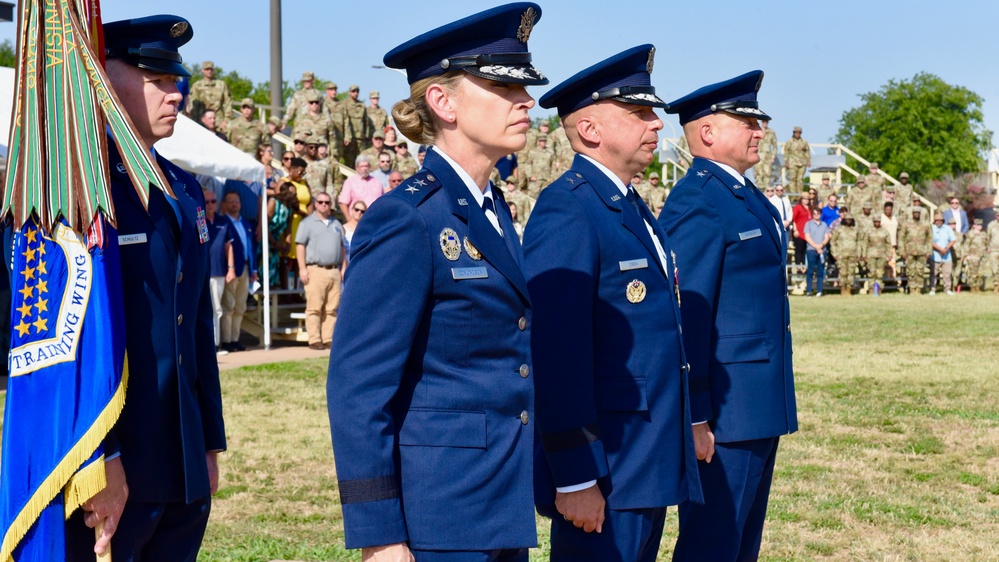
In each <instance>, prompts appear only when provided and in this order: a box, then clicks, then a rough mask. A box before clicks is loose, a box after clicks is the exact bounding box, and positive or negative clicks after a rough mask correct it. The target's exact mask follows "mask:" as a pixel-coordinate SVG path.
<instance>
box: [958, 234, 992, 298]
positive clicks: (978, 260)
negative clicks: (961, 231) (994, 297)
mask: <svg viewBox="0 0 999 562" xmlns="http://www.w3.org/2000/svg"><path fill="white" fill-rule="evenodd" d="M982 224H983V221H982V219H975V220H974V221H973V222H972V224H971V230H969V231H968V233H967V234H966V235H965V237H964V242H963V243H962V244H961V253H962V254H963V255H964V257H963V258H962V260H963V261H964V264H965V265H964V267H965V277H966V278H967V279H968V285H969V286H970V287H971V292H972V293H977V292H980V291H981V290H982V284H983V282H984V281H985V279H984V275H982V274H981V272H982V268H983V265H984V267H988V265H987V264H988V261H987V260H988V255H989V240H988V237H987V236H986V234H985V231H984V230H982Z"/></svg>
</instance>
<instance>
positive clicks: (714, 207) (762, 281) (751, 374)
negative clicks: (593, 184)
mask: <svg viewBox="0 0 999 562" xmlns="http://www.w3.org/2000/svg"><path fill="white" fill-rule="evenodd" d="M762 80H763V72H762V71H754V72H749V73H747V74H744V75H742V76H739V77H736V78H733V79H731V80H728V81H725V82H720V83H718V84H712V85H710V86H705V87H704V88H701V89H699V90H697V91H695V92H693V93H691V94H689V95H687V96H685V97H683V98H681V99H678V100H676V101H674V102H671V103H670V104H669V109H668V110H667V113H679V114H680V115H679V116H680V124H681V125H682V126H683V130H684V135H685V136H686V138H687V141H688V143H689V145H690V153H691V154H692V155H693V156H694V161H693V163H692V164H691V167H690V170H689V171H688V172H687V175H686V176H685V177H684V178H683V180H681V181H680V182H678V183H677V185H676V187H675V188H673V192H672V193H671V194H670V197H669V200H668V201H667V202H666V206H665V207H664V208H663V212H662V214H661V215H660V217H659V220H660V222H661V223H662V225H663V227H664V228H665V229H666V232H667V233H669V237H670V240H672V241H673V247H674V249H675V250H676V256H677V262H678V264H679V267H680V271H681V272H682V273H683V275H682V285H681V289H680V296H681V298H682V299H683V308H682V309H681V312H682V316H683V342H684V348H685V349H686V352H687V358H688V359H689V361H690V406H691V413H692V417H693V422H694V424H695V425H694V438H695V440H696V441H697V442H698V446H699V448H700V447H701V446H703V445H704V444H706V443H711V442H713V443H714V445H715V454H714V456H713V457H712V456H708V457H706V458H705V459H704V462H701V463H698V468H699V470H700V474H701V484H702V486H703V488H704V504H703V505H698V504H693V503H689V502H688V503H686V504H682V505H681V506H680V537H679V539H678V540H677V544H676V550H675V552H674V557H673V559H674V560H679V561H687V560H711V561H713V562H723V561H726V560H732V561H735V560H756V558H757V556H758V553H759V550H760V537H761V535H762V532H763V521H764V519H765V517H766V511H767V499H768V497H769V494H770V481H771V479H772V477H773V469H774V458H775V457H776V454H777V443H778V439H779V436H780V435H784V434H787V433H791V432H794V431H796V430H797V429H798V421H797V412H796V408H795V399H794V379H793V376H792V373H791V324H790V311H789V308H788V303H787V285H786V281H785V279H786V277H785V270H784V266H785V263H786V262H785V259H786V257H787V252H786V249H787V239H786V238H785V236H786V232H785V231H784V229H783V228H782V227H781V222H780V217H779V216H778V215H777V213H776V210H775V208H774V207H773V205H770V204H769V203H768V201H767V200H766V199H765V198H764V196H763V192H762V191H760V190H758V189H756V187H755V186H754V185H753V184H752V182H750V181H749V180H747V179H746V178H745V177H744V174H745V172H746V170H748V169H749V168H751V167H752V166H753V165H754V164H756V162H757V161H758V160H759V156H758V154H757V144H758V143H759V141H760V139H762V138H763V131H762V130H761V129H760V125H759V122H758V120H759V119H767V118H769V117H768V116H767V115H766V114H765V113H763V112H762V111H760V110H759V108H758V104H757V101H756V94H757V92H758V91H759V89H760V83H761V82H762Z"/></svg>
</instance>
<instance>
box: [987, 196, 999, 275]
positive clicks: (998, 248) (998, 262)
mask: <svg viewBox="0 0 999 562" xmlns="http://www.w3.org/2000/svg"><path fill="white" fill-rule="evenodd" d="M992 210H993V211H995V215H996V220H994V221H992V222H990V223H989V228H988V230H986V231H985V233H986V234H987V235H988V238H989V265H990V266H991V268H992V290H993V291H995V292H996V293H997V294H999V202H997V203H996V205H995V207H993V209H992Z"/></svg>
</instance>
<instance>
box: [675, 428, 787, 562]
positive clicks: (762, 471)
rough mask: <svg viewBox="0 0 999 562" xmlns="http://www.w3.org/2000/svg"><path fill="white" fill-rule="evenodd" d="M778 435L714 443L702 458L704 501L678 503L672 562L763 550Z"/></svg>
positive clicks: (718, 561)
mask: <svg viewBox="0 0 999 562" xmlns="http://www.w3.org/2000/svg"><path fill="white" fill-rule="evenodd" d="M779 441H780V438H779V437H769V438H765V439H754V440H751V441H738V442H734V443H716V444H715V455H714V457H713V458H712V459H711V462H710V463H706V462H703V461H702V462H698V463H697V468H698V472H699V473H700V475H701V486H702V488H703V490H704V503H703V504H695V503H691V502H684V503H682V504H680V507H679V511H680V536H679V538H678V539H677V541H676V550H675V551H674V552H673V560H674V562H688V561H689V562H695V561H702V560H710V561H711V562H728V561H731V562H743V561H750V560H756V559H757V558H758V557H759V553H760V541H761V538H762V536H763V522H764V520H765V519H766V515H767V501H768V500H769V498H770V483H771V481H772V480H773V475H774V461H775V459H776V458H777V445H778V442H779Z"/></svg>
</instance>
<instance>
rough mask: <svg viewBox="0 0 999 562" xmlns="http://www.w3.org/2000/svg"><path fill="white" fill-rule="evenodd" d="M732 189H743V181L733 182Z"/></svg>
mask: <svg viewBox="0 0 999 562" xmlns="http://www.w3.org/2000/svg"><path fill="white" fill-rule="evenodd" d="M732 189H742V184H741V183H735V184H732Z"/></svg>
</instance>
